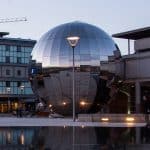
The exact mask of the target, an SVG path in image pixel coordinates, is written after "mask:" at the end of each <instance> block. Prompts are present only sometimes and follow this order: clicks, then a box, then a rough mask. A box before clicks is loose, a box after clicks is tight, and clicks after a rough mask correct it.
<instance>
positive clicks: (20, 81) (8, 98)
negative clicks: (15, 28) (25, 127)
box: [0, 32, 36, 113]
mask: <svg viewBox="0 0 150 150" xmlns="http://www.w3.org/2000/svg"><path fill="white" fill-rule="evenodd" d="M8 34H9V33H7V32H0V112H3V113H5V112H10V111H13V110H16V109H17V108H18V107H19V106H20V105H22V106H23V107H24V108H26V109H27V108H29V107H32V106H33V103H34V100H35V98H34V94H33V91H32V88H31V85H30V82H29V78H28V66H29V61H30V55H31V51H32V49H33V46H34V45H35V43H36V41H34V40H30V39H21V38H10V37H5V36H6V35H8Z"/></svg>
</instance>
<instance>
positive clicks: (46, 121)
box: [0, 117, 146, 127]
mask: <svg viewBox="0 0 150 150" xmlns="http://www.w3.org/2000/svg"><path fill="white" fill-rule="evenodd" d="M16 126H19V127H21V126H63V127H64V126H81V127H86V126H88V127H144V126H146V123H126V122H119V123H109V122H81V121H78V120H76V122H73V120H72V118H16V117H1V118H0V127H16Z"/></svg>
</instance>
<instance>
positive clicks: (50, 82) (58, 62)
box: [32, 22, 117, 114]
mask: <svg viewBox="0 0 150 150" xmlns="http://www.w3.org/2000/svg"><path fill="white" fill-rule="evenodd" d="M68 36H78V37H80V40H79V42H78V44H77V46H76V47H75V49H74V59H75V103H76V113H79V112H88V111H92V106H93V105H94V104H98V102H99V101H105V100H106V99H107V97H108V95H109V93H108V90H107V88H104V87H102V86H104V85H106V82H105V81H103V79H100V78H99V77H100V74H102V73H107V72H108V70H107V69H106V68H104V63H107V62H108V59H109V56H112V55H113V51H115V50H117V47H116V44H115V43H114V41H113V40H112V38H111V37H110V36H109V35H108V34H107V33H106V32H104V31H103V30H102V29H100V28H98V27H96V26H93V25H90V24H87V23H82V22H71V23H66V24H63V25H60V26H57V27H55V28H53V29H52V30H50V31H48V32H47V33H45V34H44V35H43V36H42V37H41V39H40V40H39V42H37V44H36V45H35V47H34V49H33V51H32V59H33V60H36V62H40V63H42V67H43V77H42V76H41V75H40V77H39V78H38V77H37V78H35V79H34V81H33V87H35V90H36V92H37V93H38V95H40V97H42V98H43V99H45V100H46V101H47V103H48V104H51V105H53V107H54V110H55V111H57V112H59V113H62V112H63V114H65V113H66V114H71V112H72V90H73V87H72V76H73V75H72V64H73V53H72V48H71V47H70V45H69V44H68V41H67V40H66V38H67V37H68ZM103 68H104V70H103ZM34 76H35V75H34ZM102 81H103V82H104V84H101V83H100V82H102ZM41 83H42V86H41ZM102 89H104V90H102ZM100 90H101V91H100ZM98 91H99V93H100V92H101V95H104V94H105V96H106V98H103V97H100V94H99V93H98ZM105 91H106V92H105ZM95 110H96V109H95Z"/></svg>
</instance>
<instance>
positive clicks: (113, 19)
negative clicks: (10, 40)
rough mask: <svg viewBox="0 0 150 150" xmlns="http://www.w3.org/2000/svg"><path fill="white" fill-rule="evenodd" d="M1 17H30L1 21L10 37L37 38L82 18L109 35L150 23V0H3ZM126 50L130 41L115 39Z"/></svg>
mask: <svg viewBox="0 0 150 150" xmlns="http://www.w3.org/2000/svg"><path fill="white" fill-rule="evenodd" d="M0 6H1V9H0V18H15V17H24V16H25V17H27V19H28V21H27V22H17V23H3V24H0V28H1V31H8V32H10V33H11V34H10V36H11V37H21V38H30V39H36V40H38V39H39V38H40V37H41V35H42V34H44V33H45V32H46V31H48V30H49V29H51V28H53V27H55V26H56V25H59V24H62V23H65V22H70V21H76V20H79V21H83V22H87V23H90V24H94V25H96V26H98V27H100V28H102V29H103V30H105V31H106V32H107V33H108V34H110V35H111V34H114V33H118V32H123V31H127V30H132V29H135V28H140V27H146V26H150V9H149V7H150V0H0ZM114 40H115V41H116V42H117V44H118V45H119V47H120V49H121V51H122V52H123V53H125V52H126V49H127V41H125V40H116V39H114Z"/></svg>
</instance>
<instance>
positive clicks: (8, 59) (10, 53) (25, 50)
mask: <svg viewBox="0 0 150 150" xmlns="http://www.w3.org/2000/svg"><path fill="white" fill-rule="evenodd" d="M31 51H32V47H24V46H13V45H12V46H11V45H0V63H19V64H28V63H29V59H30V55H31Z"/></svg>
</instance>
